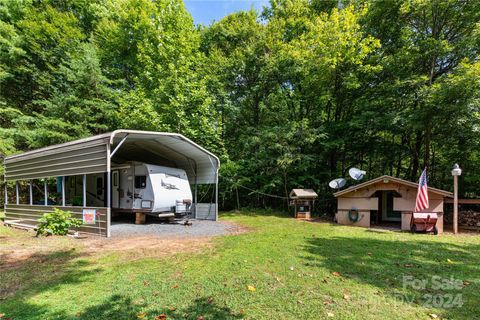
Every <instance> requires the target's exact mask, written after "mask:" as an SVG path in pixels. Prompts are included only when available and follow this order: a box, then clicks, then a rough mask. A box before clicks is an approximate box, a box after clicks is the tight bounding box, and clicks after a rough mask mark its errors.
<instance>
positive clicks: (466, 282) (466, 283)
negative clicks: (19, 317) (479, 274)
mask: <svg viewBox="0 0 480 320" xmlns="http://www.w3.org/2000/svg"><path fill="white" fill-rule="evenodd" d="M463 285H464V286H465V287H466V286H469V285H470V282H468V281H467V280H463ZM0 318H1V317H0Z"/></svg>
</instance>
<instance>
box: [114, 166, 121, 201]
mask: <svg viewBox="0 0 480 320" xmlns="http://www.w3.org/2000/svg"><path fill="white" fill-rule="evenodd" d="M119 189H120V173H119V171H118V170H113V171H112V208H118V207H119V206H120V197H119V191H120V190H119Z"/></svg>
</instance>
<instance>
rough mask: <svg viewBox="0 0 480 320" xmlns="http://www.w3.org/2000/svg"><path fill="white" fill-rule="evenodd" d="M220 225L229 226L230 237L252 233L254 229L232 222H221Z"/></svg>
mask: <svg viewBox="0 0 480 320" xmlns="http://www.w3.org/2000/svg"><path fill="white" fill-rule="evenodd" d="M218 223H221V224H224V225H226V226H228V234H229V235H239V234H242V233H248V232H251V231H252V229H251V228H248V227H245V226H242V225H239V224H237V223H234V222H231V221H219V222H218Z"/></svg>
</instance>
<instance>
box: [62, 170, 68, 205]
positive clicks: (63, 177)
mask: <svg viewBox="0 0 480 320" xmlns="http://www.w3.org/2000/svg"><path fill="white" fill-rule="evenodd" d="M65 180H67V179H65V176H62V207H65Z"/></svg>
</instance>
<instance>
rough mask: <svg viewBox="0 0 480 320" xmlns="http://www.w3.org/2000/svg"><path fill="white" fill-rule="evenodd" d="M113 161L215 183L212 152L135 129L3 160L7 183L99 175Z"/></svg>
mask: <svg viewBox="0 0 480 320" xmlns="http://www.w3.org/2000/svg"><path fill="white" fill-rule="evenodd" d="M117 147H119V148H118V150H116V151H115V153H114V154H113V156H112V159H111V160H112V162H122V161H131V160H136V161H142V162H146V163H151V164H160V165H162V164H168V165H170V166H174V167H178V168H182V169H184V170H185V171H186V172H187V175H188V177H189V179H190V182H192V183H193V182H197V183H198V184H208V183H216V182H217V179H218V177H217V171H218V168H219V167H220V160H219V159H218V157H217V156H215V155H214V154H213V153H211V152H209V151H208V150H206V149H205V148H203V147H201V146H199V145H198V144H196V143H195V142H193V141H191V140H190V139H188V138H186V137H184V136H183V135H181V134H178V133H168V132H151V131H137V130H115V131H113V132H109V133H105V134H101V135H97V136H93V137H89V138H85V139H80V140H75V141H70V142H67V143H62V144H57V145H53V146H49V147H46V148H41V149H37V150H33V151H29V152H25V153H21V154H17V155H12V156H9V157H6V158H5V177H6V178H7V180H22V179H38V178H45V177H52V176H62V175H65V176H68V175H77V174H90V173H100V172H106V171H107V167H108V165H107V162H108V159H109V158H110V155H109V154H108V153H107V152H108V150H109V149H110V150H111V151H112V152H113V150H115V149H116V148H117Z"/></svg>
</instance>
